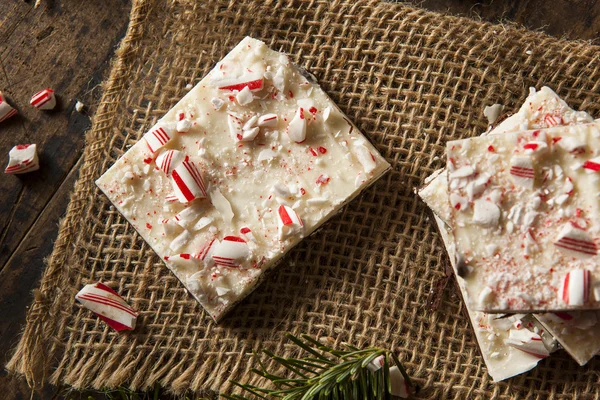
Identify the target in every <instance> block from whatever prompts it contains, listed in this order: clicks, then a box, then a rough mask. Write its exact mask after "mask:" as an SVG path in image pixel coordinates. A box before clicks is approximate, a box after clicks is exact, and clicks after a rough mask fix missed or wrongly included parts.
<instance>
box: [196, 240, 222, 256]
mask: <svg viewBox="0 0 600 400" xmlns="http://www.w3.org/2000/svg"><path fill="white" fill-rule="evenodd" d="M220 243H221V242H220V241H219V239H216V238H214V239H211V240H210V241H209V242H207V243H205V244H203V245H202V246H201V247H200V249H199V250H198V253H196V255H195V257H196V258H197V259H198V260H200V261H204V260H206V259H207V258H208V257H212V254H213V252H214V249H215V248H216V247H217V246H218V245H219V244H220Z"/></svg>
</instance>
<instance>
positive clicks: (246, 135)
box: [241, 126, 260, 142]
mask: <svg viewBox="0 0 600 400" xmlns="http://www.w3.org/2000/svg"><path fill="white" fill-rule="evenodd" d="M259 131H260V128H259V127H258V126H255V127H254V128H250V129H248V130H244V131H243V132H242V139H241V141H242V142H251V141H253V140H254V139H256V137H257V136H258V132H259Z"/></svg>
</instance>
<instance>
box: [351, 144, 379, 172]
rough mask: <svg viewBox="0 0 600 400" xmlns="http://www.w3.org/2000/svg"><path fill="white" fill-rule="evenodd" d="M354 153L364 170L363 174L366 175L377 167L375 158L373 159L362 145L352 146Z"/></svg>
mask: <svg viewBox="0 0 600 400" xmlns="http://www.w3.org/2000/svg"><path fill="white" fill-rule="evenodd" d="M354 153H355V154H356V158H358V161H359V162H360V163H361V165H362V166H363V168H364V169H365V173H367V174H368V173H370V172H371V171H373V170H374V169H375V168H376V167H377V163H376V162H375V157H373V154H371V152H370V151H369V150H368V149H367V148H366V147H365V146H364V145H363V144H362V143H358V144H355V145H354Z"/></svg>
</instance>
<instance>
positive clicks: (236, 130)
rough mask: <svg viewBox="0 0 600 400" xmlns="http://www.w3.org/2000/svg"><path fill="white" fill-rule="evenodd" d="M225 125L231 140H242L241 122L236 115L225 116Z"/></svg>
mask: <svg viewBox="0 0 600 400" xmlns="http://www.w3.org/2000/svg"><path fill="white" fill-rule="evenodd" d="M227 125H228V126H229V133H230V134H231V137H232V138H233V140H236V141H237V140H242V138H243V134H242V133H243V131H242V126H243V124H242V120H241V119H239V118H238V117H237V116H236V115H233V114H227Z"/></svg>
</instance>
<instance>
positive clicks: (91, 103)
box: [0, 0, 600, 399]
mask: <svg viewBox="0 0 600 400" xmlns="http://www.w3.org/2000/svg"><path fill="white" fill-rule="evenodd" d="M412 3H413V4H416V5H419V6H421V7H424V8H427V9H430V10H435V11H440V12H447V13H451V14H458V15H465V16H469V17H472V18H477V19H482V20H486V21H491V22H514V23H517V24H520V25H524V26H526V27H528V28H530V29H535V30H542V31H545V32H547V33H549V34H551V35H554V36H557V37H568V38H570V39H584V40H592V41H594V42H597V41H598V38H599V37H600V1H592V0H553V1H547V0H506V1H500V0H495V1H493V0H486V1H468V0H419V1H412ZM129 9H130V4H129V1H127V0H102V1H78V0H64V1H63V0H42V3H41V6H40V7H39V8H37V9H36V8H34V7H33V1H29V2H25V1H22V0H1V1H0V91H2V92H4V94H5V95H6V96H7V97H8V99H9V101H10V102H11V103H12V104H13V105H14V106H16V107H17V108H18V110H19V115H18V116H17V117H15V118H12V119H11V120H8V121H5V122H4V123H2V124H0V163H4V164H6V163H7V161H8V156H7V154H8V151H9V150H10V148H12V146H14V145H16V144H19V143H37V144H38V149H39V154H40V163H41V168H40V170H39V171H36V172H33V173H30V174H26V175H22V176H12V175H4V174H0V193H1V197H0V198H1V199H2V201H1V202H0V315H1V316H2V320H1V322H0V362H1V363H2V365H4V364H5V363H6V361H7V360H8V358H9V356H10V352H11V349H12V348H13V346H14V345H15V343H16V341H17V340H18V333H19V332H20V330H21V328H22V325H23V324H24V322H25V312H26V309H27V306H28V305H29V304H30V303H31V301H32V299H33V289H34V288H35V287H36V286H37V283H38V281H39V279H40V277H41V274H42V270H43V267H44V264H43V259H44V257H46V256H48V255H49V254H50V252H51V251H52V245H53V242H54V239H55V237H56V234H57V226H58V222H59V219H60V217H61V216H62V215H63V214H64V212H65V209H66V206H67V203H68V200H69V193H70V191H71V189H72V187H73V184H74V182H75V179H76V177H77V169H78V166H79V164H80V159H81V154H82V150H83V146H84V134H85V131H86V130H87V129H88V128H89V126H90V118H89V117H90V115H93V113H94V110H95V109H96V105H97V103H98V101H99V99H100V95H101V87H100V83H101V82H102V80H103V79H104V77H105V76H106V73H107V71H108V67H109V62H110V59H111V57H112V55H113V53H114V50H115V47H116V46H117V45H118V43H119V41H120V39H121V38H122V37H123V35H124V33H125V30H126V27H127V22H128V14H129ZM46 87H51V88H53V89H54V90H55V91H56V93H57V95H58V106H57V109H56V110H55V111H52V112H44V111H39V110H37V109H34V108H33V107H30V106H29V99H30V97H31V95H32V94H33V93H35V92H37V91H38V90H40V89H43V88H46ZM77 99H79V100H81V101H82V102H83V103H84V104H86V109H85V111H84V113H78V112H76V111H75V110H74V104H75V101H76V100H77ZM103 397H104V396H98V398H103ZM0 398H3V399H4V398H6V399H29V398H43V399H50V398H69V399H71V398H73V399H79V398H87V394H85V395H82V394H71V395H69V396H65V392H64V391H63V390H62V389H61V388H54V387H50V386H45V387H44V388H43V389H41V390H39V391H37V392H34V393H32V391H31V390H30V389H29V388H28V387H27V385H26V384H25V383H24V382H23V381H22V380H20V379H15V378H14V377H11V376H9V375H7V374H6V372H5V371H4V370H2V373H1V374H0Z"/></svg>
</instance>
